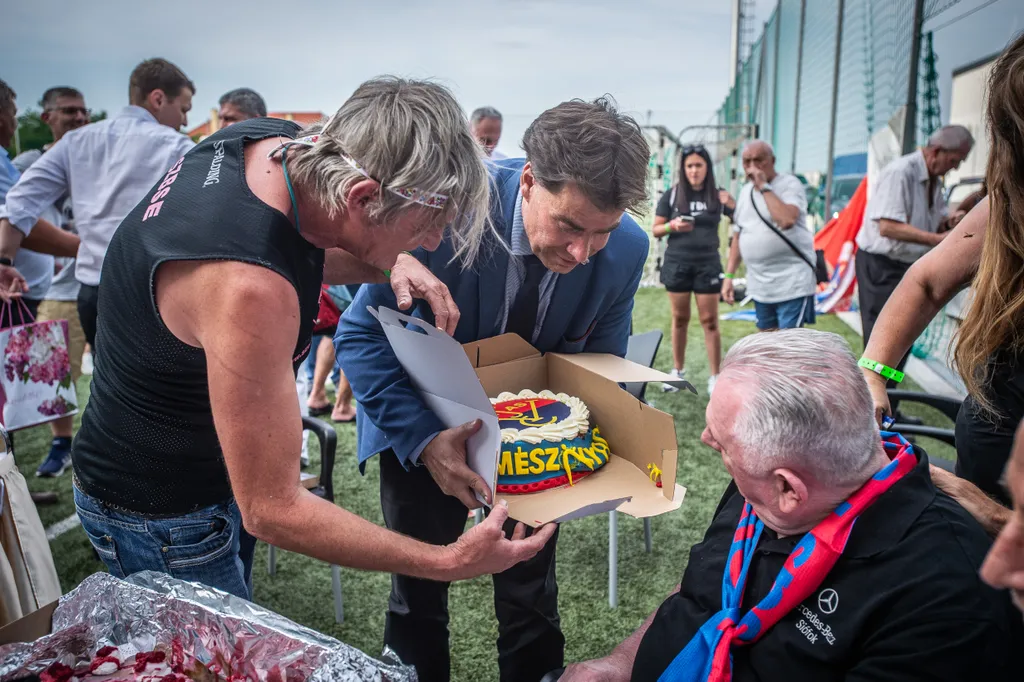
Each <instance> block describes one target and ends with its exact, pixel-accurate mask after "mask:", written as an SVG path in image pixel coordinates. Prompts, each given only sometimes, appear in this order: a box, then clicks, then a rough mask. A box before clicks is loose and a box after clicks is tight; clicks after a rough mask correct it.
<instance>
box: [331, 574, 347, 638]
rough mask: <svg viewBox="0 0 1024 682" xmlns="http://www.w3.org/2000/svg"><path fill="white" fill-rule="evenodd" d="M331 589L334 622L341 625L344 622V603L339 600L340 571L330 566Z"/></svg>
mask: <svg viewBox="0 0 1024 682" xmlns="http://www.w3.org/2000/svg"><path fill="white" fill-rule="evenodd" d="M331 589H332V590H333V591H334V622H335V623H337V624H338V625H341V624H342V623H344V622H345V603H344V602H343V601H342V598H341V569H340V568H339V567H337V566H331Z"/></svg>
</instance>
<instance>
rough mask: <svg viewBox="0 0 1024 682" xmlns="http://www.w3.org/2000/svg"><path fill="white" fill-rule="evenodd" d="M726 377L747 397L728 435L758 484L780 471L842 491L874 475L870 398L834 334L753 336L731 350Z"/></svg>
mask: <svg viewBox="0 0 1024 682" xmlns="http://www.w3.org/2000/svg"><path fill="white" fill-rule="evenodd" d="M726 377H731V378H732V379H740V380H741V381H743V383H744V385H745V386H747V387H748V390H749V394H748V395H747V397H746V398H745V400H744V403H743V407H742V411H741V413H740V414H739V415H738V416H737V418H736V422H735V424H734V426H733V434H732V435H733V437H734V438H735V439H736V440H737V442H739V443H740V445H741V446H742V448H743V452H744V456H743V458H742V461H743V464H742V466H743V468H744V471H747V472H749V473H750V475H752V476H755V477H759V478H762V477H765V476H768V475H769V474H770V473H771V472H772V471H774V470H775V469H778V468H780V467H786V468H790V469H793V470H795V471H798V472H802V473H804V474H809V475H810V476H812V477H813V478H814V479H816V480H817V481H818V482H820V483H821V484H822V485H826V486H836V487H845V486H853V485H860V484H861V483H863V482H864V481H865V480H866V479H867V477H868V476H870V475H871V474H872V473H874V472H873V471H872V467H873V466H874V463H875V457H876V455H877V453H878V452H879V450H880V449H881V445H880V440H879V435H878V425H877V424H876V423H875V417H874V406H873V403H872V400H871V393H870V392H869V391H868V385H867V382H866V381H865V380H864V376H863V375H862V374H861V372H860V370H859V369H858V368H857V360H856V359H855V358H854V355H853V353H852V352H851V351H850V347H849V346H848V345H847V343H846V341H844V340H843V338H842V337H841V336H839V335H838V334H832V333H829V332H820V331H812V330H809V329H787V330H781V331H776V332H762V333H759V334H752V335H750V336H747V337H745V338H743V339H740V340H739V341H737V342H736V343H735V344H733V346H732V348H730V349H729V353H728V354H727V355H726V356H725V360H724V361H723V362H722V371H721V378H722V379H724V378H726Z"/></svg>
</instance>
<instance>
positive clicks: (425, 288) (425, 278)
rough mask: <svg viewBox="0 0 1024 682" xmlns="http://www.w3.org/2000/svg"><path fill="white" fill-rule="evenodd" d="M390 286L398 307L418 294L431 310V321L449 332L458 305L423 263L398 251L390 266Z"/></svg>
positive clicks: (455, 323)
mask: <svg viewBox="0 0 1024 682" xmlns="http://www.w3.org/2000/svg"><path fill="white" fill-rule="evenodd" d="M391 289H392V290H393V291H394V292H395V298H396V299H397V300H398V308H399V310H408V309H409V306H411V305H412V299H414V298H422V299H424V300H425V301H426V302H427V303H428V304H429V305H430V309H431V310H432V311H433V312H434V324H435V325H437V328H438V329H441V330H443V331H445V332H446V333H448V334H449V335H451V334H454V333H455V327H456V326H458V324H459V316H460V315H461V313H460V312H459V307H458V306H457V305H455V301H454V300H453V299H452V295H451V293H450V292H449V291H448V287H447V286H445V284H444V282H442V281H441V280H439V279H438V278H437V277H435V276H434V273H432V272H431V271H430V270H428V269H427V267H426V266H425V265H423V263H420V262H419V261H418V260H417V259H416V257H415V256H412V255H410V254H408V253H401V254H399V255H398V260H396V261H395V266H394V267H393V268H391Z"/></svg>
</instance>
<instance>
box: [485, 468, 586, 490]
mask: <svg viewBox="0 0 1024 682" xmlns="http://www.w3.org/2000/svg"><path fill="white" fill-rule="evenodd" d="M592 473H594V472H593V471H581V472H579V473H575V472H574V473H573V475H572V481H573V483H576V481H578V480H579V479H581V478H586V477H587V476H589V475H590V474H592ZM563 485H569V477H568V476H567V475H565V474H562V475H561V476H556V477H555V478H546V479H544V480H543V481H534V482H533V483H499V484H498V485H497V491H498V492H499V493H504V494H506V495H525V494H528V493H539V492H541V491H542V490H550V489H552V488H560V487H562V486H563Z"/></svg>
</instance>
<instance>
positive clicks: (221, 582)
mask: <svg viewBox="0 0 1024 682" xmlns="http://www.w3.org/2000/svg"><path fill="white" fill-rule="evenodd" d="M75 507H76V508H77V509H78V518H79V519H80V520H81V521H82V528H84V529H85V534H86V535H88V536H89V541H90V542H91V543H92V546H93V547H95V548H96V552H97V553H98V554H99V555H100V558H101V559H103V563H105V564H106V565H107V569H108V570H109V571H110V573H111V575H114V576H115V577H118V578H124V577H125V576H128V575H131V574H132V573H137V572H139V571H147V570H148V571H160V572H161V573H166V574H168V575H170V576H171V577H173V578H178V579H181V580H189V581H192V582H197V583H203V584H204V585H208V586H210V587H216V588H217V589H219V590H223V591H225V592H229V593H231V594H233V595H236V596H238V597H242V598H243V599H252V558H253V551H254V550H255V549H256V538H254V537H253V536H251V535H249V533H247V532H246V531H245V529H244V528H243V527H242V514H241V512H239V511H238V505H237V504H235V501H234V500H231V501H230V502H225V503H222V504H215V505H213V506H211V507H205V508H203V509H200V510H199V511H196V512H192V513H191V514H183V515H181V516H174V517H169V518H148V517H145V516H137V515H135V514H129V513H126V512H121V511H117V510H115V509H113V508H111V507H109V506H107V505H106V504H104V503H103V502H102V501H100V500H97V499H96V498H94V497H90V496H88V495H86V494H85V493H83V492H82V491H81V490H79V489H78V486H75Z"/></svg>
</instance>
